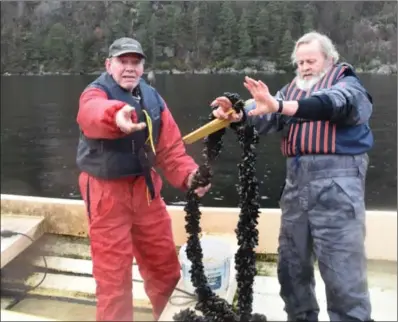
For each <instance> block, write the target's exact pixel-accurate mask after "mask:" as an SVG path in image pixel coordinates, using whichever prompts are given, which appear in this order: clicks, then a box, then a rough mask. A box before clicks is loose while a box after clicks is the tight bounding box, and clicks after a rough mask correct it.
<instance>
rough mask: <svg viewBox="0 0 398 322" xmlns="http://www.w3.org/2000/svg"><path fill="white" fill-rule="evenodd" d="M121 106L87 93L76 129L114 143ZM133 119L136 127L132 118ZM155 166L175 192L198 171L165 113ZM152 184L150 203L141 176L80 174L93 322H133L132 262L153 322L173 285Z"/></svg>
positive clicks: (161, 208)
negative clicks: (94, 298)
mask: <svg viewBox="0 0 398 322" xmlns="http://www.w3.org/2000/svg"><path fill="white" fill-rule="evenodd" d="M125 104H126V103H124V102H120V101H115V100H108V99H107V96H106V94H105V92H103V91H101V90H99V89H96V88H91V89H88V90H86V91H85V92H83V94H82V96H81V97H80V102H79V112H78V116H77V122H78V124H79V126H80V128H81V130H82V131H83V132H84V134H85V135H86V136H87V137H89V138H107V139H113V138H118V137H121V136H122V135H123V133H122V132H121V131H120V130H119V129H118V128H117V127H116V125H115V122H114V119H115V117H114V116H115V113H116V112H117V111H118V110H119V109H120V108H121V107H123V106H124V105H125ZM132 119H133V121H135V120H136V115H133V117H132ZM155 166H157V167H159V168H160V169H161V170H162V172H163V173H164V176H165V178H166V179H167V180H168V181H169V182H170V184H172V185H173V186H174V187H176V188H179V189H185V188H186V179H187V176H188V175H189V174H190V173H191V172H192V171H194V170H195V169H196V168H197V165H196V163H195V162H194V161H193V159H192V158H191V157H189V156H188V155H187V154H186V153H185V147H184V145H183V142H182V140H181V134H180V131H179V129H178V127H177V125H176V123H175V122H174V119H173V117H172V115H171V113H170V111H169V109H168V108H167V106H166V107H165V109H164V111H163V112H162V115H161V130H160V135H159V139H158V144H157V146H156V165H155ZM152 179H153V183H154V186H155V193H156V196H155V199H154V200H152V201H151V202H150V203H149V202H148V199H147V193H146V192H147V190H146V184H145V180H144V178H143V177H135V178H128V179H116V180H103V179H98V178H95V177H93V176H89V175H88V174H87V173H84V172H83V173H81V174H80V177H79V186H80V191H81V195H82V197H83V199H84V202H85V204H86V207H87V210H88V215H89V220H88V221H89V237H90V244H91V254H92V261H93V276H94V278H95V281H96V284H97V289H96V296H97V313H96V319H97V321H131V320H132V319H133V298H132V297H133V296H132V278H133V276H132V264H133V258H135V259H136V261H137V264H138V267H139V271H140V274H141V276H142V278H143V280H144V281H145V283H144V287H145V290H146V293H147V295H148V297H149V299H150V301H151V303H152V306H153V314H154V317H155V319H158V317H159V315H160V314H161V312H162V310H163V309H164V307H165V305H166V303H167V301H168V299H169V297H170V295H171V293H172V292H173V290H174V287H175V285H176V283H177V282H178V280H179V278H180V264H179V261H178V257H177V253H176V248H175V244H174V240H173V235H172V227H171V218H170V216H169V214H168V213H167V211H166V205H165V203H164V202H163V200H162V198H161V196H160V191H161V187H162V179H161V177H160V176H159V174H158V173H157V172H156V171H155V170H153V171H152ZM87 187H88V188H89V191H87ZM135 278H137V277H135Z"/></svg>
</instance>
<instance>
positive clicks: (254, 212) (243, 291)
mask: <svg viewBox="0 0 398 322" xmlns="http://www.w3.org/2000/svg"><path fill="white" fill-rule="evenodd" d="M224 95H225V96H226V97H228V99H229V100H230V101H231V103H232V105H233V108H234V109H235V110H236V111H241V110H242V109H243V107H244V102H243V100H241V99H240V97H239V95H238V94H232V93H224ZM209 119H210V120H213V119H214V116H213V115H212V114H211V115H210V117H209ZM231 128H232V129H233V130H234V132H235V133H236V135H237V139H238V142H239V144H240V146H241V148H242V150H243V152H242V160H241V162H239V164H238V171H239V187H238V193H239V207H240V214H239V221H238V225H237V228H236V229H235V233H236V236H237V241H238V246H239V247H238V251H237V253H236V254H235V269H236V271H237V274H236V280H237V291H238V303H237V309H236V310H235V309H234V308H233V307H232V305H230V304H229V303H228V302H227V301H226V300H224V299H222V298H220V297H219V296H218V295H216V294H215V293H214V292H213V291H212V290H211V289H210V287H209V286H208V284H207V278H206V276H205V273H204V266H203V252H202V248H201V245H200V241H199V235H200V233H201V228H200V217H201V212H200V210H199V197H198V196H197V195H196V194H195V193H194V190H195V189H196V188H197V187H199V186H206V185H207V184H209V183H210V180H211V178H212V177H213V172H212V169H211V164H212V163H213V162H214V161H215V160H216V159H217V157H218V156H219V154H220V151H221V149H222V146H223V142H222V137H223V135H224V134H225V131H226V129H225V128H224V129H221V130H219V131H217V132H215V133H213V134H211V135H209V136H208V137H206V138H205V140H204V143H205V147H204V149H203V153H202V156H203V158H204V162H203V164H202V165H201V166H200V167H199V169H198V171H197V173H196V174H195V176H194V179H193V184H192V186H191V188H190V189H189V191H188V192H187V195H186V200H187V204H186V206H185V208H184V210H185V212H186V216H185V220H186V225H185V229H186V232H187V234H188V240H187V249H186V252H187V257H188V259H189V260H190V261H191V262H192V266H191V267H192V268H191V281H192V284H193V286H194V287H195V293H196V295H197V304H196V306H195V309H196V310H198V311H201V312H202V314H203V316H199V315H197V314H196V312H195V311H194V310H192V309H185V310H181V311H180V312H179V313H177V314H175V315H174V316H173V319H174V321H192V322H200V321H206V322H208V321H214V322H216V321H219V322H238V321H239V322H243V321H245V322H247V321H260V322H262V321H267V318H266V317H265V316H264V315H262V314H256V313H255V314H252V304H253V283H254V277H255V275H256V273H257V270H256V258H255V252H254V249H255V247H256V246H257V245H258V230H257V224H258V216H259V208H260V207H259V202H258V200H259V191H258V180H257V178H256V176H255V172H256V170H255V164H256V159H257V156H256V153H255V145H256V144H257V143H258V141H259V138H258V133H257V131H256V130H255V128H254V127H253V126H250V125H247V124H243V125H238V124H233V123H232V124H231Z"/></svg>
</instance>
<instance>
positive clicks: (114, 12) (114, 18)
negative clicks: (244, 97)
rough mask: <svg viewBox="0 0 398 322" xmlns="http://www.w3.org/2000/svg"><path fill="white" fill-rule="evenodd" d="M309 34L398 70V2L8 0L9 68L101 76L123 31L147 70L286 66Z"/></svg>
mask: <svg viewBox="0 0 398 322" xmlns="http://www.w3.org/2000/svg"><path fill="white" fill-rule="evenodd" d="M311 30H317V31H320V32H323V33H326V34H327V35H328V36H330V37H331V38H332V39H333V41H334V42H335V44H336V46H337V48H338V50H339V52H340V55H341V60H343V61H347V62H349V63H351V64H352V65H354V67H355V68H356V69H357V71H359V72H371V73H382V74H392V73H396V71H397V2H396V1H388V2H381V1H379V2H370V1H368V2H363V1H347V2H342V1H337V2H336V1H316V2H315V1H314V2H297V1H291V2H288V1H279V2H276V1H268V2H263V1H261V2H260V1H236V2H230V1H223V2H221V1H220V2H218V1H189V2H188V1H68V2H66V1H63V2H60V1H2V2H1V48H2V50H1V73H2V74H3V75H4V74H6V75H8V74H57V73H59V74H91V73H98V72H100V71H101V70H102V69H103V64H104V59H105V57H106V55H107V51H108V47H109V45H110V43H111V42H112V41H113V40H114V39H116V38H118V37H121V36H132V37H135V38H137V39H138V40H139V41H140V42H141V43H142V45H143V47H144V50H145V52H146V54H147V56H148V60H147V63H146V66H147V67H146V68H147V70H156V71H158V72H168V73H180V72H195V73H230V72H232V73H239V72H246V73H255V72H267V73H275V72H285V71H291V68H292V66H291V64H290V54H291V51H292V49H293V45H294V41H295V40H297V39H298V38H299V37H300V36H301V35H302V34H303V33H305V32H307V31H311Z"/></svg>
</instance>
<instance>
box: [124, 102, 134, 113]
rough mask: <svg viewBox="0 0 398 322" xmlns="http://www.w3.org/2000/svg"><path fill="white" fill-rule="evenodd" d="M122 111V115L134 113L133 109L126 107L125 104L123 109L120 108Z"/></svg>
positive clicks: (129, 106)
mask: <svg viewBox="0 0 398 322" xmlns="http://www.w3.org/2000/svg"><path fill="white" fill-rule="evenodd" d="M122 110H123V112H124V113H126V114H127V113H131V112H132V111H134V107H132V106H131V105H128V104H126V105H124V106H123V107H122Z"/></svg>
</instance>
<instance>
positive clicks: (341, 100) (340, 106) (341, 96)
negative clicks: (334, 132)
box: [312, 69, 373, 125]
mask: <svg viewBox="0 0 398 322" xmlns="http://www.w3.org/2000/svg"><path fill="white" fill-rule="evenodd" d="M312 98H318V99H319V101H320V102H321V103H320V104H321V106H322V105H324V106H325V109H327V108H328V106H329V108H330V107H332V108H331V110H330V113H329V117H330V121H333V122H336V123H340V124H346V125H359V124H363V123H366V122H368V121H369V118H370V116H371V115H372V111H373V100H372V97H371V95H370V94H369V93H368V92H367V91H366V89H365V88H364V86H363V85H362V84H361V82H360V81H359V79H358V77H357V76H356V75H355V74H354V73H353V72H352V73H350V70H349V69H348V70H347V72H345V73H344V74H343V75H342V77H341V78H340V79H339V80H338V81H337V83H336V84H335V85H333V86H332V87H331V88H329V89H327V90H324V91H320V92H319V93H314V94H313V95H312ZM321 106H319V105H318V108H319V107H321Z"/></svg>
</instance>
